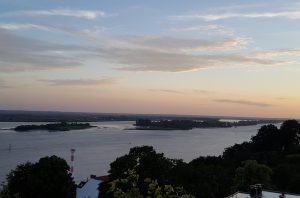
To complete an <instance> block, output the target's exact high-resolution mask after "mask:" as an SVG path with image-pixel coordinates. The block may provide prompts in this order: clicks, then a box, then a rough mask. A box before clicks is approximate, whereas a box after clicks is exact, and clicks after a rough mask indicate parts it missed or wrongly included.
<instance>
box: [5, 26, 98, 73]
mask: <svg viewBox="0 0 300 198" xmlns="http://www.w3.org/2000/svg"><path fill="white" fill-rule="evenodd" d="M0 43H1V45H0V71H1V72H17V71H31V70H45V69H61V68H74V67H79V66H83V65H84V60H82V59H81V58H78V57H79V56H78V54H84V53H86V51H95V50H94V48H91V47H87V46H77V45H61V44H52V43H48V42H44V41H41V40H37V39H30V38H26V37H22V36H19V35H16V34H13V33H12V32H10V31H6V30H4V29H1V28H0Z"/></svg>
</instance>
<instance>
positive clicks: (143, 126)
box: [134, 119, 282, 130]
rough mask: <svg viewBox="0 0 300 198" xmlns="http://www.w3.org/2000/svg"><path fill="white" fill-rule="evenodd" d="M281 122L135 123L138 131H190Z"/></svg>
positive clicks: (163, 121)
mask: <svg viewBox="0 0 300 198" xmlns="http://www.w3.org/2000/svg"><path fill="white" fill-rule="evenodd" d="M281 122H282V121H281V120H240V121H235V122H226V121H220V120H219V119H210V120H209V119H207V120H154V121H152V120H149V119H138V120H136V123H135V128H134V129H136V130H190V129H193V128H228V127H238V126H251V125H257V124H276V123H281Z"/></svg>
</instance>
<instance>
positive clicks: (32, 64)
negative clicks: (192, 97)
mask: <svg viewBox="0 0 300 198" xmlns="http://www.w3.org/2000/svg"><path fill="white" fill-rule="evenodd" d="M1 25H2V26H6V30H10V31H5V30H4V29H1V28H0V41H1V46H0V52H1V53H0V63H1V65H0V71H6V72H10V71H12V72H14V71H26V70H34V69H35V70H37V69H51V68H73V67H78V66H82V65H84V62H85V60H86V59H88V58H100V59H101V60H104V61H106V62H110V63H114V64H115V68H116V69H119V70H124V71H145V72H146V71H159V72H187V71H197V70H201V69H208V68H226V67H273V66H280V65H286V64H290V63H292V62H293V61H287V60H279V59H278V58H277V57H278V56H284V55H291V54H293V55H294V56H300V53H299V51H300V50H299V49H281V50H273V51H254V52H245V51H244V52H243V53H242V52H240V51H239V49H241V48H242V47H245V46H246V45H247V43H248V40H249V39H248V38H240V37H236V38H234V37H233V38H223V39H217V40H202V39H195V38H177V37H169V36H107V35H105V34H104V33H103V32H98V31H93V30H85V29H79V28H74V27H68V26H66V27H57V26H40V25H34V24H23V26H22V24H1V23H0V27H1ZM17 28H34V29H36V28H38V29H46V30H48V29H49V31H58V32H63V33H66V34H70V35H73V36H76V37H79V38H80V39H84V40H87V41H89V42H90V44H89V46H77V45H60V44H51V43H47V42H43V41H40V40H35V39H29V38H25V37H21V36H17V35H16V34H13V33H12V32H11V30H14V29H17ZM47 28H48V29H47ZM7 46H10V47H9V48H7ZM78 57H80V58H78ZM275 57H276V59H275Z"/></svg>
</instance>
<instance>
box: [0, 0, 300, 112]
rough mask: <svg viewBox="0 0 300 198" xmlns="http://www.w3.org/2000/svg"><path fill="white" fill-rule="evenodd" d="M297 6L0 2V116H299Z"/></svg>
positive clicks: (115, 1)
mask: <svg viewBox="0 0 300 198" xmlns="http://www.w3.org/2000/svg"><path fill="white" fill-rule="evenodd" d="M299 20H300V2H297V1H287V0H284V1H283V0H281V1H279V0H277V1H228V0H227V1H191V0H187V1H179V0H172V1H171V0H168V1H167V0H164V1H138V0H135V1H127V0H123V1H121V0H110V1H88V2H87V1H74V0H73V1H53V0H52V1H42V2H41V1H33V0H24V1H19V0H9V1H8V0H3V1H1V2H0V44H1V46H0V52H1V53H0V88H1V89H0V94H1V99H0V109H24V110H60V111H93V112H127V113H175V114H198V115H200V114H201V115H205V114H207V115H233V116H266V117H300V114H299V113H298V112H300V111H299V110H300V103H299V102H298V101H299V99H300V93H299V92H298V91H297V90H298V85H299V84H300V80H299V78H298V76H299V73H300V69H299V55H300V48H299V46H300V39H299V38H298V35H299V31H300V23H299Z"/></svg>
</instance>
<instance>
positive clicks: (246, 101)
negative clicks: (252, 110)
mask: <svg viewBox="0 0 300 198" xmlns="http://www.w3.org/2000/svg"><path fill="white" fill-rule="evenodd" d="M214 101H215V102H222V103H231V104H240V105H248V106H257V107H271V106H273V105H271V104H268V103H263V102H255V101H249V100H230V99H215V100H214Z"/></svg>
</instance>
